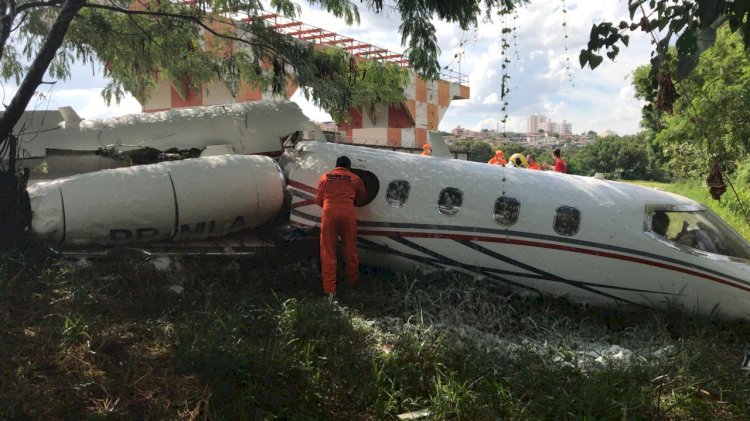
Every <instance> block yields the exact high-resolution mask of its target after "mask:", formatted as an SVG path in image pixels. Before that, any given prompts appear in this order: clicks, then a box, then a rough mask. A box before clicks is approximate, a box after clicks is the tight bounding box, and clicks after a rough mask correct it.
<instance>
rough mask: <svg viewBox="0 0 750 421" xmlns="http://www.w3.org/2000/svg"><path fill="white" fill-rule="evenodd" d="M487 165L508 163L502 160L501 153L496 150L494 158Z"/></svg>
mask: <svg viewBox="0 0 750 421" xmlns="http://www.w3.org/2000/svg"><path fill="white" fill-rule="evenodd" d="M487 163H488V164H490V165H505V164H507V163H508V162H507V161H506V160H505V158H503V151H501V150H500V149H498V150H497V152H495V157H494V158H492V159H490V160H489V161H488V162H487Z"/></svg>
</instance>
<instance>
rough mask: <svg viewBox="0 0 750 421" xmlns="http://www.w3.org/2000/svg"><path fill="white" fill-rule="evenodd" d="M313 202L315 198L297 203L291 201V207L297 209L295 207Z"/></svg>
mask: <svg viewBox="0 0 750 421" xmlns="http://www.w3.org/2000/svg"><path fill="white" fill-rule="evenodd" d="M314 204H315V200H313V199H310V200H302V201H299V202H297V203H292V209H297V208H301V207H302V206H307V205H314Z"/></svg>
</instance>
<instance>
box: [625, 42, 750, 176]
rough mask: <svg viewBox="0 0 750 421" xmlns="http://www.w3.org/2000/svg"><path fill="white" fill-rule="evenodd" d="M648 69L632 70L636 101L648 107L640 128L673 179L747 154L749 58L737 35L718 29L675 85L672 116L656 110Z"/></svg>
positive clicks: (730, 166) (728, 166)
mask: <svg viewBox="0 0 750 421" xmlns="http://www.w3.org/2000/svg"><path fill="white" fill-rule="evenodd" d="M649 70H650V68H649V66H642V67H639V68H638V69H636V71H635V73H634V77H633V85H634V87H635V91H636V96H637V97H638V98H640V99H644V100H646V101H648V102H647V104H646V106H645V107H644V109H643V120H642V122H641V125H642V126H644V127H646V128H647V129H648V130H649V132H650V136H652V137H653V139H652V143H653V148H654V149H658V150H659V151H660V156H659V159H660V160H662V161H663V163H664V164H665V167H666V169H667V170H668V171H670V172H671V173H673V175H675V176H676V177H678V178H687V177H694V176H704V175H705V174H706V173H707V170H708V167H709V164H710V162H712V161H713V160H719V161H720V162H725V163H726V165H725V167H724V169H725V170H729V171H730V172H731V171H732V170H733V167H734V164H732V162H733V161H735V160H738V159H743V158H744V157H745V156H747V154H748V153H750V119H748V110H749V109H750V95H748V92H750V58H748V55H747V53H746V52H745V51H744V49H743V47H742V42H741V40H740V37H739V34H737V33H733V32H731V31H730V30H729V28H722V29H721V30H720V31H719V33H718V38H717V40H716V42H715V44H714V45H713V46H712V47H711V48H709V49H708V50H707V51H706V52H705V54H704V55H703V58H702V59H701V61H700V63H699V64H698V66H697V67H696V69H695V71H694V72H693V73H692V74H691V75H690V76H689V77H688V78H686V79H684V80H683V81H681V82H679V84H678V85H677V87H678V88H679V92H680V93H681V97H680V98H679V99H678V100H677V101H676V102H675V104H674V110H675V112H674V113H673V114H666V113H662V112H660V111H658V110H657V109H656V107H654V105H653V102H654V101H655V98H656V87H655V85H654V84H653V82H652V80H651V79H650V78H649V77H648V73H649Z"/></svg>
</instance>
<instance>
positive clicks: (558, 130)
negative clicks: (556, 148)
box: [526, 113, 573, 136]
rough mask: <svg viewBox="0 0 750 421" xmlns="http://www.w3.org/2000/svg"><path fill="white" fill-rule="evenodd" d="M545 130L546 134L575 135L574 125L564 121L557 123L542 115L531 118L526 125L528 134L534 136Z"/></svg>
mask: <svg viewBox="0 0 750 421" xmlns="http://www.w3.org/2000/svg"><path fill="white" fill-rule="evenodd" d="M540 130H543V131H544V132H545V133H550V134H559V135H560V136H570V135H572V134H573V124H571V123H568V122H567V121H565V120H563V121H562V123H557V122H554V121H552V120H551V119H549V118H548V117H547V116H544V115H541V114H538V113H537V114H534V115H532V116H529V118H528V120H527V123H526V133H528V134H530V135H533V134H536V133H539V131H540Z"/></svg>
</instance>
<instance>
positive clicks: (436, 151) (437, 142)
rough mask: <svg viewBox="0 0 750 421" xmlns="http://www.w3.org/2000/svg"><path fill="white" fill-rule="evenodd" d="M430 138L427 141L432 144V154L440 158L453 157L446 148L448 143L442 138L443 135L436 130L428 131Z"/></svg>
mask: <svg viewBox="0 0 750 421" xmlns="http://www.w3.org/2000/svg"><path fill="white" fill-rule="evenodd" d="M429 133H430V138H429V143H430V145H431V146H432V156H439V157H442V158H453V156H452V155H451V152H450V151H449V150H448V145H447V144H446V143H445V140H443V135H441V134H440V133H438V132H429Z"/></svg>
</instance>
